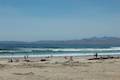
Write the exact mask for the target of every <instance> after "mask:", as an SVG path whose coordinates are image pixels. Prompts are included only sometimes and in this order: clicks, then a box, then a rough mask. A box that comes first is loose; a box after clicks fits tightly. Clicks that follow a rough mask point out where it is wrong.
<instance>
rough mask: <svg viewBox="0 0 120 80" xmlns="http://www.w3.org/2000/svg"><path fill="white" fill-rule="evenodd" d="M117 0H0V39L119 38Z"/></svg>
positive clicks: (119, 7)
mask: <svg viewBox="0 0 120 80" xmlns="http://www.w3.org/2000/svg"><path fill="white" fill-rule="evenodd" d="M119 30H120V0H0V41H39V40H72V39H82V38H89V37H95V36H97V37H102V36H114V37H120V31H119Z"/></svg>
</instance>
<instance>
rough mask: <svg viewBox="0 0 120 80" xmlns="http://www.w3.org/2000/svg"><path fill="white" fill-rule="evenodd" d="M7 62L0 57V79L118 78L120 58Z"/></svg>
mask: <svg viewBox="0 0 120 80" xmlns="http://www.w3.org/2000/svg"><path fill="white" fill-rule="evenodd" d="M31 60H32V61H33V62H25V61H23V60H22V59H21V60H20V62H12V63H11V62H8V59H0V80H120V69H119V67H120V59H107V60H88V59H87V58H81V57H74V58H73V61H68V60H67V59H64V57H53V58H49V59H48V61H42V62H41V61H39V60H40V58H35V59H31Z"/></svg>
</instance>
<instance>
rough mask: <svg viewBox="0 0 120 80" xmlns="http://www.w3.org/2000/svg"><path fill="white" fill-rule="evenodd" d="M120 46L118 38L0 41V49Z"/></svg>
mask: <svg viewBox="0 0 120 80" xmlns="http://www.w3.org/2000/svg"><path fill="white" fill-rule="evenodd" d="M111 46H120V38H118V37H92V38H87V39H81V40H65V41H63V40H62V41H55V40H47V41H36V42H22V41H21V42H20V41H0V48H16V47H55V48H57V47H62V48H65V47H75V48H78V47H111Z"/></svg>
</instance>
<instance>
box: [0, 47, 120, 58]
mask: <svg viewBox="0 0 120 80" xmlns="http://www.w3.org/2000/svg"><path fill="white" fill-rule="evenodd" d="M95 53H98V54H99V55H120V47H108V48H90V47H89V48H6V49H0V58H7V57H24V56H29V57H48V56H92V55H94V54H95Z"/></svg>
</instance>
